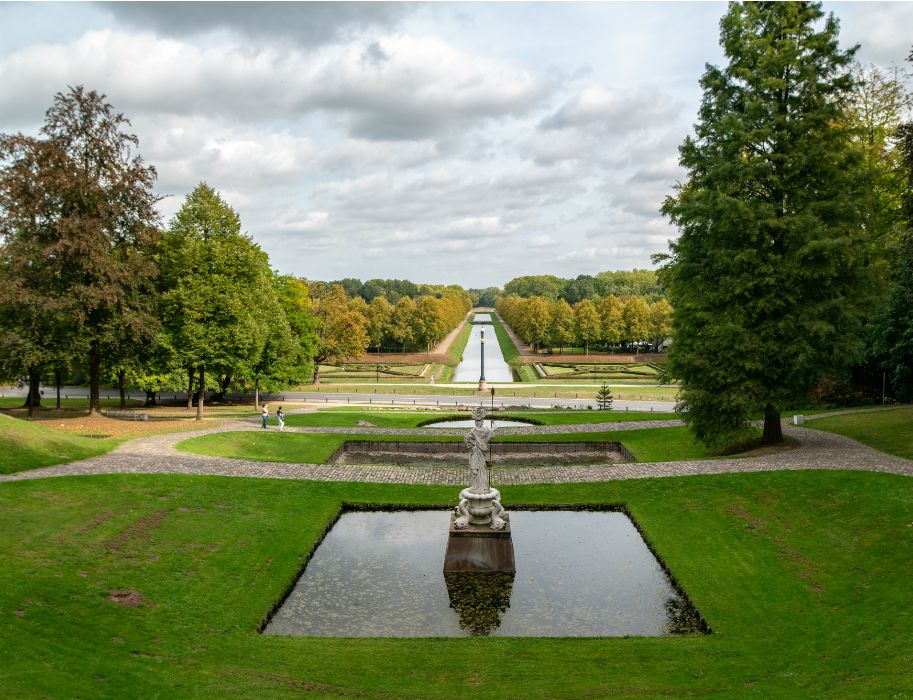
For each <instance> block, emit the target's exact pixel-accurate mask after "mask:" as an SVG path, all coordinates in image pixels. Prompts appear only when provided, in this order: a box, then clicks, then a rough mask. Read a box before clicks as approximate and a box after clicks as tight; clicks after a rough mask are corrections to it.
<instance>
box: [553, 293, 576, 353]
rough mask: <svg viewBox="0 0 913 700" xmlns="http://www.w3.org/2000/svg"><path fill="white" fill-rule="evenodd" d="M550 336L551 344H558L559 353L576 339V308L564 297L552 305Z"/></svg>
mask: <svg viewBox="0 0 913 700" xmlns="http://www.w3.org/2000/svg"><path fill="white" fill-rule="evenodd" d="M548 336H549V345H557V346H558V352H559V353H563V352H564V346H565V345H568V344H570V343H571V341H573V340H574V310H573V309H572V308H571V305H570V304H568V303H567V302H566V301H565V300H564V299H559V300H558V301H556V302H555V303H554V304H552V305H551V318H550V321H549V329H548Z"/></svg>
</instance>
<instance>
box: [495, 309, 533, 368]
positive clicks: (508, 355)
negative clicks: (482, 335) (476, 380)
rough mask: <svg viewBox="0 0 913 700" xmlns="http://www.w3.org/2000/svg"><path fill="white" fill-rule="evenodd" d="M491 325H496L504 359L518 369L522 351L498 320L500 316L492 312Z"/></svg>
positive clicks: (496, 332) (496, 333)
mask: <svg viewBox="0 0 913 700" xmlns="http://www.w3.org/2000/svg"><path fill="white" fill-rule="evenodd" d="M491 325H492V326H494V329H495V335H496V336H497V337H498V345H500V346H501V354H502V355H504V361H505V362H506V363H507V364H509V365H510V366H511V367H513V368H514V369H517V366H518V365H519V360H520V351H519V350H517V346H516V345H514V341H512V340H511V339H510V336H509V335H507V331H505V330H504V326H502V325H501V321H500V320H498V317H497V316H496V315H495V314H491ZM520 379H521V381H526V379H525V378H524V377H522V376H521V377H520Z"/></svg>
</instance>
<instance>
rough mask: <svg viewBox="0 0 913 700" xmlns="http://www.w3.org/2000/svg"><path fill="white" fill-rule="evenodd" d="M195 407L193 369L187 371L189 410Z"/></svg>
mask: <svg viewBox="0 0 913 700" xmlns="http://www.w3.org/2000/svg"><path fill="white" fill-rule="evenodd" d="M192 407H193V367H191V368H190V369H188V370H187V410H188V411H189V410H190V409H191V408H192Z"/></svg>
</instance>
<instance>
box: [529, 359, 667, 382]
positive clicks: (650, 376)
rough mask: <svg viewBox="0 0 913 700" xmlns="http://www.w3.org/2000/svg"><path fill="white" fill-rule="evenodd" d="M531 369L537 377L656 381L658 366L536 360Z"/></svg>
mask: <svg viewBox="0 0 913 700" xmlns="http://www.w3.org/2000/svg"><path fill="white" fill-rule="evenodd" d="M533 370H534V372H535V373H536V376H537V378H538V379H545V380H549V379H556V380H574V381H576V380H579V379H584V380H589V379H598V380H605V381H612V380H614V381H618V380H621V381H643V382H656V381H657V380H658V378H659V372H660V367H659V366H658V365H656V364H652V363H639V364H634V363H624V364H622V363H586V362H573V363H569V362H537V363H536V364H535V365H533Z"/></svg>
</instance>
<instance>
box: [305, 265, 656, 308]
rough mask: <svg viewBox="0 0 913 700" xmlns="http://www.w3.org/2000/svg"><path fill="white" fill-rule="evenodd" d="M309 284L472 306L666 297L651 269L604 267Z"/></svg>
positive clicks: (394, 298)
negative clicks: (482, 279) (444, 280)
mask: <svg viewBox="0 0 913 700" xmlns="http://www.w3.org/2000/svg"><path fill="white" fill-rule="evenodd" d="M313 284H318V285H324V286H325V287H326V288H329V287H331V286H332V285H339V286H340V287H342V288H343V290H345V293H346V295H348V296H349V297H361V298H362V299H364V300H365V301H366V302H368V303H369V304H370V303H371V302H372V301H373V300H374V299H375V298H376V297H384V298H385V299H386V300H387V301H389V302H390V303H391V304H395V303H396V302H397V301H399V300H400V299H401V298H403V297H409V298H410V299H418V298H419V297H422V296H433V297H438V298H441V297H443V296H444V295H445V294H448V293H451V294H452V293H456V294H466V295H468V297H469V298H470V299H471V300H472V303H473V304H474V305H475V306H494V305H495V303H496V302H497V300H498V297H500V296H516V297H523V298H529V297H542V298H543V299H545V300H547V301H549V302H554V301H558V300H559V299H563V300H564V301H566V302H567V303H568V304H576V303H577V302H580V301H584V300H586V299H590V300H593V299H600V298H602V297H607V296H616V297H642V298H643V299H644V300H645V301H646V302H647V303H651V304H652V303H655V302H657V301H659V300H660V299H665V298H666V293H665V291H664V290H663V288H662V285H661V284H660V282H659V280H658V279H657V278H656V273H655V272H653V271H652V270H621V271H618V272H613V271H606V272H599V273H597V274H596V275H578V276H577V277H574V278H563V277H556V276H555V275H524V276H522V277H515V278H514V279H512V280H510V281H509V282H508V283H507V284H505V285H504V288H503V289H501V288H500V287H487V288H485V289H464V288H463V287H461V286H459V285H457V284H450V285H443V284H416V283H415V282H410V281H409V280H397V279H387V280H384V279H371V280H368V281H367V282H362V281H361V280H360V279H356V278H353V277H347V278H345V279H341V280H334V281H332V282H317V283H312V285H313ZM312 288H313V286H312Z"/></svg>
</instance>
